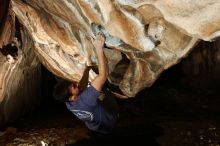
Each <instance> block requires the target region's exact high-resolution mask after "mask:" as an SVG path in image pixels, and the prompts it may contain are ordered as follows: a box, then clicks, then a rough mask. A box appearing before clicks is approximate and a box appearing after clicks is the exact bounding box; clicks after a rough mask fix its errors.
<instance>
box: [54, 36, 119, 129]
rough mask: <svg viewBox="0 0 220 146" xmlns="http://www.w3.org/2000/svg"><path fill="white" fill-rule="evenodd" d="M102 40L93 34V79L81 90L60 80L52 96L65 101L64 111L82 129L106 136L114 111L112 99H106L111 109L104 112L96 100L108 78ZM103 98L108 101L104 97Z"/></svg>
mask: <svg viewBox="0 0 220 146" xmlns="http://www.w3.org/2000/svg"><path fill="white" fill-rule="evenodd" d="M104 43H105V37H104V35H103V34H102V33H98V34H97V35H96V38H95V40H94V41H93V45H94V47H95V50H96V53H97V57H98V71H99V74H98V75H97V77H96V78H95V79H94V80H93V81H92V82H91V83H90V84H89V85H88V86H87V87H86V88H85V89H81V87H80V83H74V82H70V81H61V82H58V84H57V85H56V86H55V88H54V97H55V98H56V99H57V100H59V101H62V102H65V104H66V106H67V108H68V109H69V110H70V111H71V112H72V113H73V114H74V115H75V116H76V117H78V118H79V119H80V120H82V121H83V122H84V123H85V124H86V126H87V127H88V128H89V129H90V130H92V131H95V132H100V133H109V132H110V131H111V130H112V129H113V128H114V126H115V124H116V121H117V118H118V112H117V103H116V101H115V99H113V98H112V99H110V100H109V99H108V100H107V101H109V103H108V104H109V105H110V104H111V105H112V106H111V107H112V109H110V110H109V108H108V110H107V108H105V107H104V106H103V104H101V102H100V101H99V97H100V96H102V95H103V93H101V92H102V90H103V86H104V84H105V82H106V80H107V77H108V64H107V59H106V56H105V54H104V51H103V47H104ZM88 71H89V69H86V70H85V72H84V75H83V76H84V77H83V78H85V76H88ZM105 98H111V97H109V96H106V97H105Z"/></svg>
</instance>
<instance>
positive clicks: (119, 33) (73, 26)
mask: <svg viewBox="0 0 220 146" xmlns="http://www.w3.org/2000/svg"><path fill="white" fill-rule="evenodd" d="M219 5H220V2H219V1H217V0H209V1H204V2H201V1H193V2H192V1H184V0H180V1H174V0H160V1H158V0H105V1H101V0H91V1H88V0H75V1H74V0H69V1H67V0H59V1H52V0H39V1H35V0H27V1H25V0H24V1H21V0H12V1H11V7H10V8H11V9H10V10H12V11H13V12H14V13H15V15H16V17H17V18H18V20H19V22H20V23H21V24H22V25H23V26H24V27H25V29H26V30H27V31H28V33H29V34H30V36H31V39H32V40H33V42H34V49H35V52H36V53H37V56H38V58H39V59H40V61H41V62H42V63H43V64H44V65H45V66H46V67H47V69H48V70H50V71H51V72H52V73H54V74H55V75H57V76H59V77H62V78H65V79H68V80H74V81H80V79H81V78H82V72H83V71H84V69H85V66H86V65H89V66H95V65H97V63H98V62H97V59H96V54H95V51H94V49H93V46H92V43H91V37H94V36H95V34H96V33H97V32H98V31H102V32H104V33H105V35H106V38H107V39H106V48H105V52H106V55H107V57H108V60H109V66H110V76H109V78H108V80H109V82H110V83H112V84H113V85H116V86H118V87H119V88H120V89H121V91H122V92H123V93H124V94H125V95H126V96H127V97H134V96H135V95H136V94H137V93H138V92H139V91H140V90H142V89H144V88H146V87H150V86H151V85H152V84H153V83H154V82H155V80H156V79H157V78H158V77H159V75H160V74H161V73H162V72H163V71H164V70H166V69H167V68H169V67H170V66H172V65H174V64H176V63H178V62H179V61H180V60H181V58H183V57H185V56H186V55H187V53H188V52H189V51H190V50H191V48H193V46H194V45H195V44H196V42H197V41H198V39H203V40H211V39H214V38H215V37H217V36H218V35H219V28H220V25H219V21H220V18H219V17H218V14H219V11H220V9H219ZM207 16H208V17H207ZM95 76H96V73H95V72H93V71H91V72H90V80H92V79H93V78H94V77H95Z"/></svg>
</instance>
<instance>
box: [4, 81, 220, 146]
mask: <svg viewBox="0 0 220 146" xmlns="http://www.w3.org/2000/svg"><path fill="white" fill-rule="evenodd" d="M218 87H219V86H218ZM117 102H118V104H119V106H120V120H119V122H118V124H117V126H116V128H115V130H114V131H113V132H112V133H111V134H108V135H100V134H95V133H91V132H90V131H89V130H88V129H87V128H86V127H85V125H84V124H83V123H82V122H81V121H79V120H78V119H76V118H75V117H74V116H73V115H72V113H70V112H69V111H67V109H66V108H65V106H64V105H63V104H60V103H57V102H55V101H52V100H47V101H44V104H42V106H41V107H39V108H38V109H37V110H36V111H35V112H33V113H31V114H30V115H27V116H25V117H22V118H21V119H19V120H18V121H16V122H15V123H11V124H9V125H7V127H5V128H2V129H1V131H0V146H90V145H95V146H117V145H120V146H122V145H147V146H220V106H219V104H220V98H219V91H218V90H215V91H213V90H209V89H207V90H203V89H192V88H187V87H186V86H176V85H175V84H173V83H170V84H167V82H166V84H162V83H161V82H159V83H156V84H155V85H154V86H152V87H151V88H150V89H147V90H144V91H142V92H140V93H139V94H138V95H137V97H135V98H132V99H129V100H121V99H118V100H117Z"/></svg>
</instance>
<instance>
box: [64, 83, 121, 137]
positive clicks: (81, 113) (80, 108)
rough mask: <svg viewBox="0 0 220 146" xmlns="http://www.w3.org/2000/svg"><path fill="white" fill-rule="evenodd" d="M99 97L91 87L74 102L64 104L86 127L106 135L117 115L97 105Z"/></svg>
mask: <svg viewBox="0 0 220 146" xmlns="http://www.w3.org/2000/svg"><path fill="white" fill-rule="evenodd" d="M100 95H101V93H100V92H99V91H97V90H96V89H95V88H94V87H93V86H92V85H90V86H89V87H87V88H86V89H85V90H84V91H83V92H82V93H80V94H79V95H78V97H77V100H76V101H74V102H66V106H67V108H68V109H69V110H70V111H71V112H72V113H73V114H74V115H76V117H78V118H79V119H81V120H82V121H84V122H85V124H86V126H87V127H88V128H89V129H91V130H93V131H97V132H102V133H107V132H109V131H110V130H112V128H113V127H114V125H115V124H116V120H117V115H115V114H110V113H109V112H107V111H105V109H104V108H103V107H102V106H101V105H100V104H99V103H98V101H97V100H98V97H99V96H100Z"/></svg>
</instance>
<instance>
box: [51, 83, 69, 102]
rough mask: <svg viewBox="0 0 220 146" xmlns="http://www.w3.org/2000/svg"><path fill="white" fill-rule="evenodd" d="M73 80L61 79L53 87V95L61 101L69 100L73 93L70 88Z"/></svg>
mask: <svg viewBox="0 0 220 146" xmlns="http://www.w3.org/2000/svg"><path fill="white" fill-rule="evenodd" d="M71 84H72V82H70V81H67V80H59V81H58V82H57V84H56V85H55V86H54V89H53V97H54V98H55V99H56V100H57V101H60V102H68V101H69V98H70V96H71V95H72V94H71V93H70V90H69V86H70V85H71Z"/></svg>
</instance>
